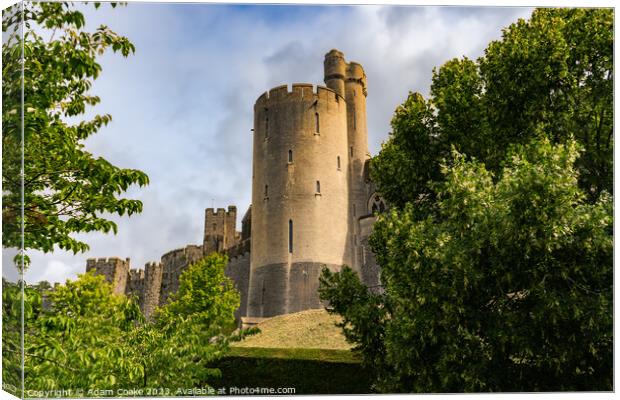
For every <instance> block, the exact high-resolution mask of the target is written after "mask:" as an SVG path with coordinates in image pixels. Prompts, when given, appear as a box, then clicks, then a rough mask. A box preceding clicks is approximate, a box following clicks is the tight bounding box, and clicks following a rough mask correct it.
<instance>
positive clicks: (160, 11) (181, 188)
mask: <svg viewBox="0 0 620 400" xmlns="http://www.w3.org/2000/svg"><path fill="white" fill-rule="evenodd" d="M80 7H82V8H85V9H86V12H85V13H86V19H87V27H88V28H90V29H92V28H93V27H96V26H98V25H100V24H105V25H108V26H109V27H111V28H112V29H113V30H115V31H116V32H118V33H120V34H123V35H125V36H127V37H128V38H130V39H131V40H132V41H133V43H134V44H135V45H136V53H135V55H133V56H130V57H129V58H126V59H125V58H123V57H122V56H120V55H114V54H107V55H105V56H103V57H102V58H101V60H100V62H101V65H102V67H103V73H102V74H101V75H100V78H99V79H98V80H97V81H95V83H94V85H93V88H92V92H93V94H97V95H99V96H100V97H101V99H102V101H101V104H100V105H98V106H97V107H96V108H95V109H94V110H92V112H91V114H92V113H104V112H105V113H110V114H112V116H113V121H112V123H111V124H110V125H108V126H107V127H105V128H103V129H101V130H100V131H99V132H98V133H97V134H96V135H94V136H93V137H91V138H89V139H88V141H87V143H86V144H87V149H88V150H89V151H91V152H92V153H94V154H95V155H98V156H102V157H104V158H106V159H108V160H109V161H111V162H112V163H114V164H115V165H117V166H121V167H125V168H138V169H140V170H143V171H145V172H146V173H147V174H148V175H149V177H150V180H151V184H150V185H149V186H148V187H146V188H133V189H132V190H130V191H129V192H128V194H127V195H128V196H129V197H131V198H136V199H140V200H142V201H143V202H144V212H143V213H142V214H140V215H137V216H132V217H130V218H128V217H123V218H120V217H113V219H114V220H115V221H117V223H118V225H119V232H118V234H117V235H112V234H109V235H106V234H87V235H80V236H79V237H80V238H81V239H84V240H85V241H86V242H87V243H88V244H89V245H90V248H91V249H90V251H89V252H87V253H84V254H78V255H76V256H74V255H72V254H71V253H66V252H63V251H60V250H57V251H55V252H54V253H52V254H42V253H38V252H31V253H30V256H31V259H32V266H31V268H30V269H29V271H28V272H27V275H26V279H27V280H28V281H29V282H37V281H39V280H43V279H45V280H48V281H50V282H58V281H64V280H65V279H67V278H74V277H75V276H76V275H77V274H78V273H81V272H83V271H84V268H85V263H86V259H87V258H90V257H108V256H119V257H122V258H125V257H130V258H131V265H132V268H142V267H143V266H144V263H145V262H148V261H157V260H159V259H160V257H161V255H162V254H164V253H165V252H167V251H169V250H172V249H175V248H179V247H183V246H185V245H186V244H190V243H192V244H198V243H201V237H202V229H203V226H202V225H203V218H204V209H205V208H206V207H211V206H212V205H215V207H226V206H227V205H229V204H235V205H237V207H238V209H239V213H240V214H243V213H244V212H245V210H246V209H247V207H248V205H249V203H250V199H251V159H252V158H251V147H252V134H251V132H250V129H251V128H252V108H253V104H254V101H255V100H256V98H257V97H258V96H259V95H260V94H261V93H262V92H264V91H265V90H267V89H269V88H271V87H273V86H277V85H280V84H285V83H292V82H308V83H313V84H321V85H322V84H323V57H324V55H325V53H326V52H328V51H329V50H330V49H332V48H337V49H339V50H341V51H343V52H344V54H345V57H346V59H347V61H357V62H359V63H361V64H362V65H363V66H364V69H365V70H366V74H367V77H368V98H367V101H368V103H367V107H368V128H369V146H370V151H371V153H372V154H376V153H377V152H378V151H379V149H380V147H381V142H382V141H384V140H385V139H386V138H387V136H388V133H389V130H390V126H389V122H390V118H391V115H392V113H393V111H394V109H395V107H396V106H397V105H398V104H400V103H401V102H403V101H404V100H405V98H406V96H407V93H408V91H418V92H421V93H422V94H424V95H426V93H427V92H428V90H429V85H430V79H431V76H432V69H433V67H435V66H439V65H441V64H443V63H444V62H445V61H447V60H449V59H451V58H454V57H462V56H467V57H470V58H476V57H478V56H480V55H482V54H483V51H484V48H485V47H486V45H487V44H488V42H489V41H491V40H494V39H499V38H500V36H501V29H502V28H504V27H506V26H508V25H509V24H510V23H511V22H514V21H516V20H517V19H518V18H527V17H528V16H529V15H530V13H531V11H532V10H531V9H529V8H516V7H512V8H510V7H504V8H480V7H477V8H473V7H472V8H464V7H403V6H401V7H398V6H281V5H280V6H279V5H273V6H265V5H252V6H242V5H207V4H163V3H129V4H128V5H127V6H126V7H119V8H116V9H112V8H110V7H107V6H103V7H101V8H100V9H99V10H96V11H95V10H94V9H93V8H92V6H90V7H88V6H80ZM240 217H241V215H240V216H239V218H240ZM12 256H13V254H11V252H10V251H5V252H4V254H3V265H4V268H3V271H4V275H5V276H8V277H14V276H15V275H14V272H13V267H11V261H10V260H11V258H12Z"/></svg>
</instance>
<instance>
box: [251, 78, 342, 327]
mask: <svg viewBox="0 0 620 400" xmlns="http://www.w3.org/2000/svg"><path fill="white" fill-rule="evenodd" d="M326 68H327V67H326ZM343 88H344V86H343ZM348 145H349V143H348V137H347V103H346V102H345V99H344V97H343V96H342V95H340V94H338V90H332V89H328V88H324V87H318V88H317V89H316V91H315V90H313V86H312V85H309V84H293V85H292V91H290V92H289V91H288V89H287V86H279V87H276V88H273V89H271V90H270V91H269V92H267V93H265V94H263V95H262V96H260V97H259V98H258V100H257V101H256V104H255V105H254V145H253V146H254V149H253V179H252V226H251V237H252V241H251V271H250V288H249V295H248V313H247V315H248V316H249V317H270V316H274V315H279V314H286V313H291V312H296V311H300V310H304V309H310V308H320V307H321V303H320V301H319V298H318V293H317V289H318V277H319V274H320V271H321V268H322V267H323V266H324V265H326V266H328V267H329V268H331V269H339V268H340V267H341V266H342V265H343V264H349V263H350V250H349V245H348V243H349V241H350V239H349V238H350V234H349V232H348V231H349V222H348V218H347V210H348V208H349V205H348V204H349V182H348V179H349V172H348V171H349V160H350V158H349V156H348Z"/></svg>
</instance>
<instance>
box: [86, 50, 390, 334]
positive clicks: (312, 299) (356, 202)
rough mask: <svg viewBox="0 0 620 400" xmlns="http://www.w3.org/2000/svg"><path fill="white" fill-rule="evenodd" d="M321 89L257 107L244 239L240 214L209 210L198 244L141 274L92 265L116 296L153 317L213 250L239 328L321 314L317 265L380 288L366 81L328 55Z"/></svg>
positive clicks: (377, 201) (272, 97)
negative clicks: (221, 260)
mask: <svg viewBox="0 0 620 400" xmlns="http://www.w3.org/2000/svg"><path fill="white" fill-rule="evenodd" d="M324 71H325V84H326V85H327V87H322V86H318V87H316V88H315V87H314V86H313V85H311V84H300V83H297V84H293V85H292V86H291V90H290V91H289V88H288V87H287V86H286V85H283V86H278V87H275V88H273V89H271V90H269V91H268V92H266V93H264V94H262V95H261V96H260V97H259V98H258V99H257V100H256V103H255V104H254V129H253V131H254V138H253V163H252V204H251V205H250V206H249V207H248V209H247V211H246V212H245V214H244V216H243V218H242V223H241V225H242V226H241V232H238V231H237V230H236V229H237V227H236V223H237V207H235V206H229V207H228V209H227V210H225V209H224V208H218V209H213V208H207V209H206V210H205V217H204V231H203V239H202V244H201V245H191V244H190V245H187V246H186V247H184V248H181V249H176V250H172V251H169V252H167V253H165V254H164V255H163V256H162V257H161V262H160V263H147V264H146V266H145V269H144V270H134V269H130V268H129V259H126V260H125V261H123V260H120V259H118V258H110V259H98V260H95V259H91V260H88V262H87V270H89V269H94V270H95V272H97V273H101V274H103V275H105V276H106V279H107V280H108V281H109V282H111V283H113V286H114V291H115V292H116V293H125V294H127V295H133V296H135V297H136V298H137V299H138V301H139V303H140V307H141V309H142V310H143V312H144V314H145V315H146V316H147V317H149V316H151V315H152V314H153V313H154V312H155V310H156V308H157V307H158V306H162V305H164V304H165V303H166V302H167V301H168V300H169V298H170V295H172V294H173V293H175V292H176V291H177V290H178V288H179V277H180V276H181V274H182V273H183V272H184V271H185V270H186V269H187V267H188V266H189V265H190V264H192V263H194V262H196V261H198V260H200V259H201V258H202V257H204V256H207V255H209V254H211V253H213V252H220V253H225V254H227V255H228V258H229V263H228V265H227V266H226V275H227V276H228V277H229V278H230V279H231V280H232V281H233V282H234V284H235V287H236V288H237V290H238V291H239V293H240V295H241V296H240V297H241V304H240V306H239V308H238V310H237V311H236V313H235V316H236V317H237V319H238V320H239V321H241V322H242V324H243V325H244V326H250V325H252V324H255V323H257V322H260V321H261V320H262V319H263V318H268V317H272V316H275V315H280V314H287V313H293V312H297V311H301V310H306V309H312V308H321V307H322V304H321V302H320V300H319V296H318V285H319V275H320V273H321V269H322V268H323V266H327V267H328V268H330V269H331V270H334V271H335V270H339V269H340V268H341V267H342V265H349V266H350V267H352V268H353V269H354V270H355V271H356V272H357V273H358V274H359V276H360V278H361V280H362V282H364V283H365V284H366V285H368V286H369V287H370V288H373V289H375V288H377V290H380V282H379V267H378V266H377V263H376V260H375V257H374V255H373V254H372V252H371V251H370V247H369V246H368V237H369V235H370V234H371V232H372V226H373V224H374V221H375V214H376V212H383V211H384V210H385V209H386V207H385V204H384V202H383V200H381V198H380V196H379V195H378V193H376V191H375V188H374V185H373V183H372V182H371V181H370V179H369V176H368V159H369V154H368V131H367V128H366V95H367V88H366V74H365V73H364V69H363V68H362V66H361V65H360V64H358V63H354V62H349V63H347V62H346V61H345V59H344V56H343V54H342V53H341V52H340V51H338V50H331V51H330V52H329V53H327V54H326V55H325V62H324Z"/></svg>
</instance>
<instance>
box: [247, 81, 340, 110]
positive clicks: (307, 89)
mask: <svg viewBox="0 0 620 400" xmlns="http://www.w3.org/2000/svg"><path fill="white" fill-rule="evenodd" d="M314 100H316V101H318V102H336V103H339V102H343V103H344V97H343V96H342V95H341V94H339V93H338V92H336V91H335V90H333V89H330V88H329V87H325V86H320V85H317V86H314V85H312V84H310V83H293V84H292V85H291V90H290V91H289V89H288V85H280V86H276V87H274V88H272V89H270V90H268V91H266V92H265V93H263V94H262V95H260V96H259V97H258V99H256V103H255V104H254V110H255V111H257V110H259V109H260V108H267V109H268V108H269V106H270V104H273V103H279V102H281V101H314Z"/></svg>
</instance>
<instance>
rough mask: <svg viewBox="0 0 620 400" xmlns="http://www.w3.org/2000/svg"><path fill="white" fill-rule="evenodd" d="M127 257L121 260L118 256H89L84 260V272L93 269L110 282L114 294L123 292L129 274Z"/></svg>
mask: <svg viewBox="0 0 620 400" xmlns="http://www.w3.org/2000/svg"><path fill="white" fill-rule="evenodd" d="M129 262H130V260H129V258H126V259H125V260H122V259H120V258H118V257H110V258H97V259H95V258H89V259H88V260H86V272H88V271H90V270H95V273H96V274H100V275H103V276H104V277H105V279H106V281H108V282H109V283H111V284H112V291H113V292H114V293H115V294H124V293H125V289H126V287H127V276H128V274H129Z"/></svg>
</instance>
